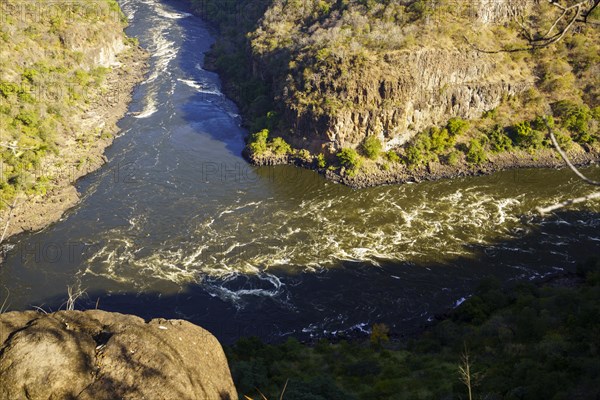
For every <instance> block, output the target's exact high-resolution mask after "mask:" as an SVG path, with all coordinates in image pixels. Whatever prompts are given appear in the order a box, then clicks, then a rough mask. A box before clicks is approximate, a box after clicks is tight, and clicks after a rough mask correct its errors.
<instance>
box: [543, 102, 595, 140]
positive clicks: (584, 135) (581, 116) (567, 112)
mask: <svg viewBox="0 0 600 400" xmlns="http://www.w3.org/2000/svg"><path fill="white" fill-rule="evenodd" d="M552 111H553V112H554V114H555V115H556V116H557V117H559V118H560V120H561V126H562V127H564V128H566V129H567V130H568V131H569V132H571V134H572V136H573V140H575V141H576V142H578V143H592V142H594V141H596V140H597V138H596V137H595V136H594V135H593V134H592V132H591V129H590V122H591V121H592V119H594V118H595V114H596V113H597V111H596V110H591V109H590V108H589V107H588V106H587V105H585V104H584V105H578V104H576V103H573V102H572V101H568V100H562V101H559V102H557V103H555V104H553V107H552Z"/></svg>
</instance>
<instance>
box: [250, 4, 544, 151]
mask: <svg viewBox="0 0 600 400" xmlns="http://www.w3.org/2000/svg"><path fill="white" fill-rule="evenodd" d="M322 3H323V2H322ZM328 3H329V2H328ZM381 3H383V2H381ZM387 3H388V4H387V5H383V4H377V2H374V4H376V5H372V6H366V7H363V8H361V7H359V6H348V7H347V8H343V7H342V8H340V9H336V7H337V5H335V4H329V5H327V6H323V5H322V6H321V8H319V7H316V6H313V8H312V9H307V8H308V6H306V5H305V6H304V8H302V9H297V7H295V6H293V5H290V4H283V3H280V2H273V5H272V6H271V8H270V9H269V10H267V12H266V14H265V17H264V18H263V20H262V21H261V22H259V27H258V29H257V30H256V31H254V32H252V33H251V34H250V38H251V46H252V49H253V52H254V55H255V59H256V60H257V61H256V62H255V65H254V76H255V77H259V78H260V79H269V77H270V78H272V79H273V82H274V83H273V87H274V89H273V91H274V97H275V107H279V111H280V112H281V113H282V114H283V123H282V124H281V126H280V132H276V133H281V134H282V135H283V136H284V137H285V138H286V139H287V140H288V141H290V142H291V144H292V146H293V147H296V148H305V149H309V150H310V151H311V152H317V153H318V152H324V153H330V154H333V153H335V152H337V151H339V149H340V148H343V147H352V148H356V147H357V146H358V145H359V144H360V143H361V142H362V141H363V140H364V139H365V137H366V136H369V135H375V136H377V137H379V138H380V140H382V141H383V142H384V145H385V147H386V148H393V147H395V146H399V145H403V144H404V143H406V142H407V141H409V140H410V139H411V138H412V137H414V136H415V135H416V134H417V133H418V132H420V131H423V130H424V129H427V128H429V127H431V126H435V125H441V124H444V123H445V122H446V121H448V119H450V118H452V117H461V118H464V119H473V118H479V117H481V115H482V113H483V112H485V111H489V110H492V109H494V108H496V107H497V106H498V105H499V104H500V103H501V102H502V101H503V99H506V98H508V97H510V96H514V95H518V94H519V93H522V92H524V91H525V90H527V89H528V88H531V87H532V86H533V85H534V83H535V78H534V71H533V70H532V69H531V68H529V67H528V66H527V65H525V63H524V62H521V60H514V59H513V58H511V56H510V54H507V53H498V54H491V53H489V54H488V53H485V52H481V51H478V50H477V49H475V48H473V47H472V46H470V45H468V43H467V41H466V39H465V37H464V36H465V35H466V34H467V32H471V33H473V32H475V33H476V34H477V32H478V31H480V30H481V31H482V32H484V31H485V32H487V33H489V29H488V28H489V27H490V26H502V25H503V24H506V23H508V22H509V21H513V20H514V18H515V17H516V16H520V15H523V14H524V13H526V12H529V10H530V8H531V7H532V6H533V5H534V3H535V2H534V1H533V0H531V1H529V0H528V1H516V0H494V1H491V0H478V1H475V2H473V1H443V0H442V1H436V2H426V1H425V2H424V1H421V2H415V1H412V2H391V3H390V2H387ZM419 4H420V5H419ZM353 7H354V8H353ZM491 36H493V35H491ZM488 44H489V43H488ZM492 45H495V43H492ZM285 73H287V74H288V75H287V78H286V79H285V80H284V79H282V76H281V75H282V74H285ZM265 77H267V78H265ZM282 80H283V81H284V82H285V83H282Z"/></svg>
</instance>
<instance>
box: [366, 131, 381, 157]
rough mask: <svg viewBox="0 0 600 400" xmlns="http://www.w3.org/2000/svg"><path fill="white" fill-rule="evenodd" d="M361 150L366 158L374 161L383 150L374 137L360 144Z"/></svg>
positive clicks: (379, 142)
mask: <svg viewBox="0 0 600 400" xmlns="http://www.w3.org/2000/svg"><path fill="white" fill-rule="evenodd" d="M362 150H363V151H364V153H365V155H366V156H367V157H368V158H370V159H372V160H376V159H377V158H379V155H380V154H381V151H382V150H383V145H382V144H381V140H379V139H378V138H377V137H376V136H368V137H367V138H366V139H365V141H364V142H363V144H362Z"/></svg>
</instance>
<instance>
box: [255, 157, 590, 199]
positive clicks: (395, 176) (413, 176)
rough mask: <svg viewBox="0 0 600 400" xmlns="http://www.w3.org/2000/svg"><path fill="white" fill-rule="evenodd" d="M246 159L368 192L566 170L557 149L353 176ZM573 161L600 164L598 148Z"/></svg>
mask: <svg viewBox="0 0 600 400" xmlns="http://www.w3.org/2000/svg"><path fill="white" fill-rule="evenodd" d="M244 156H245V158H246V159H247V160H248V161H249V162H250V163H251V164H253V165H256V166H273V165H296V166H298V167H302V168H307V169H310V170H314V171H316V172H318V173H319V174H321V175H323V176H324V177H325V178H326V179H329V180H331V181H333V182H336V183H340V184H343V185H346V186H349V187H351V188H353V189H364V188H368V187H374V186H381V185H394V184H403V183H418V182H423V181H436V180H440V179H453V178H463V177H469V176H480V175H490V174H493V173H495V172H501V171H506V170H514V169H523V168H563V167H565V163H564V161H563V160H562V159H561V158H560V156H559V155H558V153H556V152H555V151H554V150H553V149H544V150H540V151H537V152H536V153H535V154H530V153H528V152H526V151H520V150H519V151H511V152H505V153H498V154H494V155H492V156H490V158H489V160H488V161H487V162H485V163H483V164H481V165H470V164H468V163H467V162H465V161H464V160H463V161H461V162H459V163H458V164H457V165H455V166H450V165H447V164H442V163H440V162H430V163H428V165H427V166H421V167H416V168H410V167H408V166H406V165H405V164H403V163H390V164H388V165H389V169H388V170H383V169H381V168H377V169H375V168H370V169H369V170H368V171H359V172H358V173H356V174H355V175H353V176H350V175H348V174H346V173H345V172H344V170H343V169H328V168H319V167H318V166H317V163H316V159H314V158H313V159H301V158H300V157H297V156H294V155H289V154H287V155H277V154H272V153H271V154H269V153H267V154H262V155H260V156H258V157H257V156H254V155H250V154H248V153H247V152H244ZM569 157H570V159H571V161H572V162H573V164H574V165H576V166H578V167H585V166H591V165H595V164H597V163H598V162H600V151H599V150H598V149H595V148H591V147H589V148H587V149H586V150H580V151H571V152H569Z"/></svg>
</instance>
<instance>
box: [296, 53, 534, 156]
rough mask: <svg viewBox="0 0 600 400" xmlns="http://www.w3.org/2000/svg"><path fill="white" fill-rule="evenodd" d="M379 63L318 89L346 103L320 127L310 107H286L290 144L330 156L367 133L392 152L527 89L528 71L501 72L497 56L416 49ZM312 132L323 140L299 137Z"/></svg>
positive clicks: (501, 59)
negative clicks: (430, 130)
mask: <svg viewBox="0 0 600 400" xmlns="http://www.w3.org/2000/svg"><path fill="white" fill-rule="evenodd" d="M384 60H385V61H384V62H383V63H382V64H378V65H377V66H374V67H373V68H370V69H367V70H365V71H363V72H362V73H361V74H360V79H357V80H347V81H344V82H343V83H341V85H343V86H342V88H341V89H340V82H335V81H332V82H330V86H328V87H327V86H326V87H325V88H324V90H323V89H321V93H322V94H323V95H324V96H326V97H336V98H337V99H339V100H340V101H341V102H342V103H345V104H350V106H349V107H342V108H341V109H340V110H336V111H335V112H330V113H328V116H327V118H326V119H325V123H323V118H322V117H321V116H316V115H314V114H313V113H311V112H310V111H308V110H307V111H305V112H303V113H298V112H295V111H292V110H288V112H287V114H286V115H287V116H288V119H289V120H293V121H295V124H294V128H293V129H292V130H291V131H290V133H289V135H290V137H291V138H292V139H291V140H292V143H293V144H294V145H296V146H299V147H306V148H309V149H311V150H313V151H322V150H325V149H326V150H329V151H330V152H335V151H337V150H339V148H342V147H357V146H358V145H359V144H360V143H361V142H362V141H363V140H364V138H365V137H366V136H368V135H376V136H378V137H379V138H380V140H382V141H383V142H384V143H385V144H386V145H387V147H388V148H392V147H395V146H398V145H402V144H404V143H406V142H407V141H409V140H410V139H411V138H412V137H414V136H415V135H416V134H417V133H418V132H420V131H422V130H424V129H426V128H428V127H430V126H434V125H441V124H444V123H446V121H448V119H449V118H451V117H455V116H459V117H462V118H464V119H472V118H478V117H480V116H481V115H482V113H483V112H485V111H488V110H492V109H494V108H496V107H497V106H498V105H499V104H500V103H501V101H502V99H504V98H506V96H513V95H516V94H518V93H521V92H523V91H524V90H526V89H527V88H529V87H531V86H532V85H533V77H532V76H531V75H530V73H529V72H528V71H526V70H521V69H513V70H506V68H504V63H505V56H503V55H491V54H489V55H482V54H480V53H477V52H476V51H466V50H459V49H439V48H420V49H415V50H413V51H399V52H393V53H389V54H386V56H385V58H384ZM289 103H291V102H288V104H289ZM311 131H312V132H314V131H317V132H318V131H321V132H323V135H319V137H318V138H317V140H314V138H313V139H312V140H311V139H309V141H308V142H306V141H303V140H302V139H300V138H299V137H298V135H297V134H298V133H300V134H302V135H303V137H306V135H305V133H306V132H311ZM319 146H321V147H322V148H319ZM323 146H326V148H323Z"/></svg>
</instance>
